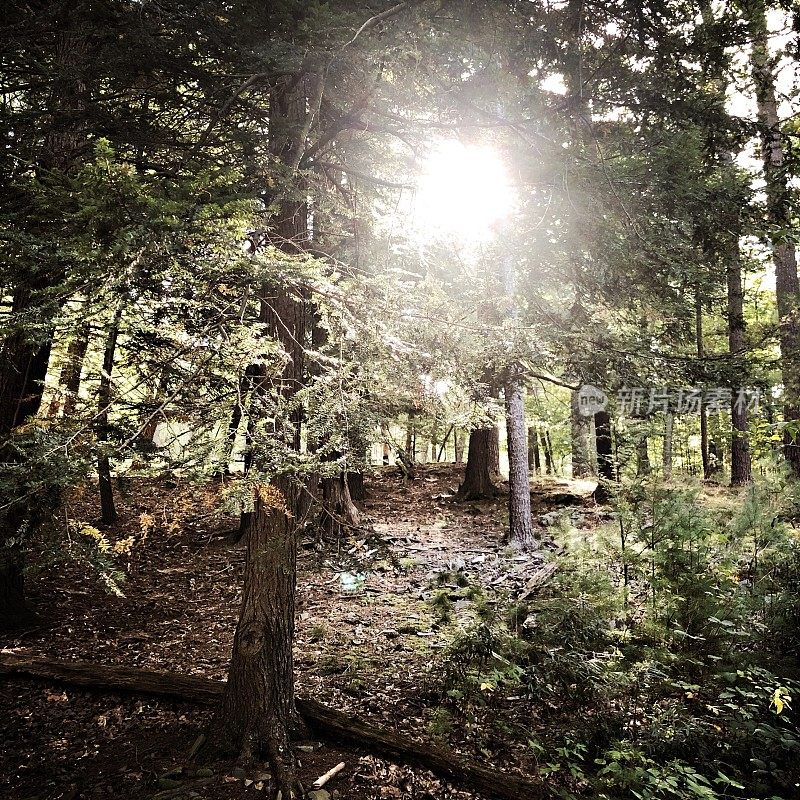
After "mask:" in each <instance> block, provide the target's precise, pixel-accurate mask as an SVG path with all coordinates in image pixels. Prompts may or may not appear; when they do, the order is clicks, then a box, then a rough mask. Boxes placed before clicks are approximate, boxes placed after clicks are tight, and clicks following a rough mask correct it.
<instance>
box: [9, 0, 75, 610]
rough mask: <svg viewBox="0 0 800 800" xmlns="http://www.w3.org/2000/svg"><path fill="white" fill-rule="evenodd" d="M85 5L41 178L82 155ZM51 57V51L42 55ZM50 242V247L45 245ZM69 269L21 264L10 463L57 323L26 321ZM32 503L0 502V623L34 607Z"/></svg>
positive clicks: (62, 50) (62, 46)
mask: <svg viewBox="0 0 800 800" xmlns="http://www.w3.org/2000/svg"><path fill="white" fill-rule="evenodd" d="M81 10H82V9H81V8H80V4H77V5H73V4H65V5H64V6H63V8H59V9H56V11H55V12H54V18H53V25H54V30H55V31H56V33H55V42H54V44H55V47H54V50H53V52H52V69H51V70H48V84H49V85H50V86H51V87H52V88H51V90H50V97H49V99H46V98H43V99H44V101H45V102H46V103H47V107H48V108H49V109H50V111H51V112H52V119H51V121H50V124H49V127H48V129H47V131H46V133H45V136H44V146H43V147H42V148H41V150H40V151H39V152H33V153H29V158H30V160H31V162H33V163H37V166H38V172H39V175H40V177H41V179H42V180H43V181H49V180H51V179H53V178H55V179H56V180H58V179H59V178H60V176H62V175H64V174H66V173H68V172H69V171H70V170H71V169H72V168H73V167H74V166H75V165H76V164H77V163H78V160H79V157H80V153H81V150H82V147H83V145H84V143H85V133H84V130H83V125H84V122H83V116H82V113H83V111H84V110H85V108H86V95H87V90H86V84H85V81H84V76H85V72H86V68H87V66H88V64H89V63H90V61H91V58H90V42H91V37H90V36H87V35H86V32H85V30H83V25H82V22H83V21H82V20H78V19H76V18H77V17H78V15H79V13H80V11H81ZM42 45H43V50H45V49H46V48H47V47H48V44H47V43H46V41H45V42H42ZM46 55H50V54H46ZM46 60H47V59H46V57H45V60H44V61H43V63H46ZM30 224H31V227H32V229H33V232H34V234H35V235H37V236H39V237H40V238H41V239H42V244H43V245H48V244H50V242H49V239H48V235H49V232H48V230H46V229H43V226H41V224H40V223H39V221H37V220H35V219H33V220H31V223H30ZM37 226H39V227H38V229H37ZM47 249H49V248H47V247H44V248H43V252H44V250H47ZM46 263H47V262H46V260H45V261H43V264H44V265H46ZM38 269H39V268H38V267H37V270H38ZM63 277H64V267H63V265H62V264H61V263H60V262H58V261H56V260H55V259H54V260H53V264H52V265H50V267H49V268H45V269H42V270H41V271H37V272H36V273H35V274H28V275H25V274H24V268H23V270H22V277H21V278H20V279H19V281H18V282H17V283H16V285H14V286H13V291H12V292H11V294H13V301H12V306H11V312H10V314H9V315H8V319H7V320H6V322H7V324H8V327H9V328H10V329H12V330H13V329H14V328H15V325H17V324H18V326H19V329H18V330H16V331H15V332H14V333H12V334H11V335H10V336H8V337H7V338H6V339H5V340H3V341H2V342H0V461H6V462H8V463H12V462H13V461H14V460H16V459H17V458H18V456H17V455H16V454H12V453H9V451H8V450H7V439H8V438H9V436H10V434H11V432H12V430H13V429H14V428H15V427H17V426H18V425H20V424H21V423H22V422H23V421H24V420H25V419H26V418H28V417H30V416H32V415H34V414H36V413H37V412H38V411H39V407H40V405H41V402H42V393H43V390H44V380H45V377H46V376H47V366H48V362H49V360H50V350H51V347H52V335H53V332H52V328H50V329H48V330H46V331H45V335H44V338H43V339H42V338H38V339H34V338H33V337H31V336H30V335H28V332H27V331H26V330H25V328H24V325H25V318H26V317H28V316H30V317H34V318H36V317H37V314H39V315H41V312H42V309H47V308H48V306H49V300H48V299H47V291H48V290H49V289H52V288H53V287H56V286H58V284H59V283H60V282H61V281H62V280H63ZM57 492H58V489H57V488H55V487H54V488H52V490H49V491H48V494H49V495H50V496H51V497H52V496H53V495H56V494H57ZM47 502H48V503H49V502H51V499H49V498H48V501H47ZM27 505H28V504H26V503H21V502H20V503H16V502H13V503H11V504H10V505H8V506H6V507H5V508H4V509H3V510H0V554H1V555H0V620H2V621H1V622H0V625H2V624H5V625H10V624H13V623H14V621H15V620H18V621H22V622H24V621H26V620H27V619H30V617H31V614H32V612H30V611H29V610H28V609H27V607H26V605H25V592H24V580H23V575H24V548H23V546H22V544H21V543H20V541H19V538H20V531H21V530H22V527H23V525H26V526H27V530H28V532H30V531H32V530H33V529H34V528H33V524H32V520H33V519H35V518H36V516H37V515H39V514H40V512H41V509H31V508H29V507H26V506H27Z"/></svg>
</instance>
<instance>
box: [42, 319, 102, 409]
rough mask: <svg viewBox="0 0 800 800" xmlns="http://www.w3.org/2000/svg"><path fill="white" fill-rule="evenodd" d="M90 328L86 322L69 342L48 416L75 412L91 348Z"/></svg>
mask: <svg viewBox="0 0 800 800" xmlns="http://www.w3.org/2000/svg"><path fill="white" fill-rule="evenodd" d="M90 330H91V328H90V325H89V323H88V322H84V323H83V324H82V325H81V326H80V327H79V328H78V332H77V333H76V334H75V336H74V337H73V338H72V341H71V342H70V343H69V347H68V348H67V354H66V358H65V359H64V364H63V366H62V367H61V375H60V378H59V381H58V389H57V390H56V396H55V397H54V398H53V402H52V404H51V406H50V408H49V409H48V412H47V413H48V416H51V417H57V416H58V415H59V413H61V412H63V415H64V417H65V418H69V417H71V416H72V415H73V414H74V413H75V407H76V405H77V402H78V392H79V391H80V388H81V373H82V372H83V362H84V360H85V359H86V351H87V350H88V349H89V333H90Z"/></svg>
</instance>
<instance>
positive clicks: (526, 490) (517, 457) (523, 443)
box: [505, 372, 537, 549]
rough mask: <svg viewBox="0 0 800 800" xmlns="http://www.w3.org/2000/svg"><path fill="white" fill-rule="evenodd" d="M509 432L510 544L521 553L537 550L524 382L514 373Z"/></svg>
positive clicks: (508, 388) (508, 387) (508, 393)
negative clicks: (532, 512)
mask: <svg viewBox="0 0 800 800" xmlns="http://www.w3.org/2000/svg"><path fill="white" fill-rule="evenodd" d="M505 404H506V431H507V439H508V490H509V491H508V526H509V541H510V542H511V544H512V545H513V546H515V547H519V548H521V549H534V548H536V547H537V543H536V539H535V538H534V535H533V523H532V521H531V484H530V478H529V477H528V434H527V427H526V425H525V404H524V402H523V399H522V382H521V380H520V378H519V376H518V375H517V374H515V373H514V372H511V373H510V374H509V375H508V377H507V378H506V384H505Z"/></svg>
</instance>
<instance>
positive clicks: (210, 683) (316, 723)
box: [0, 652, 552, 800]
mask: <svg viewBox="0 0 800 800" xmlns="http://www.w3.org/2000/svg"><path fill="white" fill-rule="evenodd" d="M0 676H6V677H11V678H14V677H20V678H35V679H38V680H46V681H53V682H55V683H60V684H69V685H71V686H80V687H83V688H86V689H92V690H95V691H113V692H119V691H122V692H130V693H132V694H147V695H153V696H155V697H167V698H170V699H173V700H183V701H186V702H190V703H199V704H202V705H213V704H214V703H216V702H218V701H219V698H220V697H221V695H222V690H223V687H224V685H225V684H224V682H222V681H215V680H210V679H208V678H201V677H198V676H193V675H178V674H176V673H172V672H156V671H154V670H146V669H137V668H133V667H124V666H119V665H105V664H92V663H88V662H84V661H63V660H61V659H53V658H43V657H40V656H19V655H14V654H11V653H2V652H0ZM297 710H298V711H299V712H300V715H301V716H302V717H303V719H304V720H305V722H306V723H307V724H308V726H309V727H310V728H312V729H313V730H315V731H316V732H317V733H319V734H320V735H322V736H323V737H325V738H328V739H331V740H332V741H334V742H336V743H337V744H339V743H343V744H344V743H346V744H350V745H356V746H358V747H362V748H366V749H368V750H369V752H370V754H374V755H378V756H381V757H384V758H387V759H389V760H390V761H396V762H399V763H403V764H408V765H409V766H415V767H422V768H423V769H427V770H430V771H431V772H433V773H434V774H435V775H436V776H437V777H440V778H444V779H445V780H448V781H452V782H453V783H457V784H460V785H462V786H466V787H468V788H470V789H474V790H476V791H478V792H480V793H481V794H483V795H486V796H487V797H492V798H497V800H538V798H546V797H549V796H551V794H552V793H551V792H550V791H549V789H548V787H546V786H545V785H544V783H542V782H541V781H531V780H526V779H525V778H523V777H521V776H517V775H513V774H509V773H507V772H500V771H499V770H494V769H490V768H488V767H481V766H476V765H473V764H467V763H465V762H464V761H461V760H460V759H459V757H458V756H457V754H455V753H454V752H452V751H451V750H448V749H446V748H443V747H436V746H434V745H432V744H428V743H425V744H418V743H416V742H413V741H410V740H409V739H408V738H405V737H403V736H400V735H398V734H396V733H393V732H391V731H389V730H386V729H385V728H379V727H377V726H375V725H371V724H369V723H367V722H365V721H363V720H361V719H359V718H358V717H354V716H351V715H350V714H345V713H343V712H341V711H337V710H335V709H333V708H329V707H327V706H324V705H323V704H322V703H318V702H317V701H315V700H309V699H306V698H297Z"/></svg>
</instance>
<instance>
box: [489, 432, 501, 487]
mask: <svg viewBox="0 0 800 800" xmlns="http://www.w3.org/2000/svg"><path fill="white" fill-rule="evenodd" d="M490 430H491V433H492V435H491V436H490V437H489V454H488V463H489V476H490V477H491V479H492V481H499V480H500V428H499V426H497V425H493V426H492V427H491V428H490Z"/></svg>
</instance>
